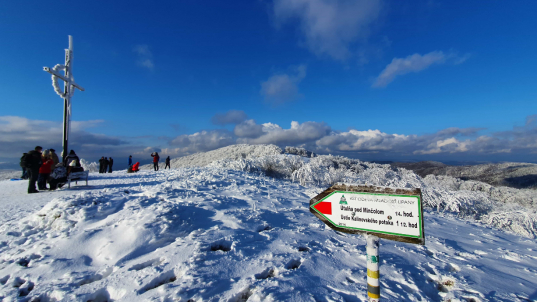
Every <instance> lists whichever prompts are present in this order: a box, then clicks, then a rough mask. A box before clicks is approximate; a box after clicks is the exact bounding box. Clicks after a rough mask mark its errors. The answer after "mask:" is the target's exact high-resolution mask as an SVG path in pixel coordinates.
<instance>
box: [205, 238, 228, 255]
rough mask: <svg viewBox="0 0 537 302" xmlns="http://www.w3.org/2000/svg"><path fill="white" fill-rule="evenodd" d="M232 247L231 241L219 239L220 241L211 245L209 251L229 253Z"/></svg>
mask: <svg viewBox="0 0 537 302" xmlns="http://www.w3.org/2000/svg"><path fill="white" fill-rule="evenodd" d="M232 247H233V242H232V241H228V240H225V239H221V240H218V241H215V242H213V243H212V244H211V247H210V249H211V251H213V252H216V251H223V252H229V251H231V249H232Z"/></svg>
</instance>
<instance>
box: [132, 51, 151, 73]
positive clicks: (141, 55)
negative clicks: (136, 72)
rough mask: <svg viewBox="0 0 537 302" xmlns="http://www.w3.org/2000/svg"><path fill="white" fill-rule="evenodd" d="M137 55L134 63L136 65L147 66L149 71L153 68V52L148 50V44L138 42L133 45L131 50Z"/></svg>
mask: <svg viewBox="0 0 537 302" xmlns="http://www.w3.org/2000/svg"><path fill="white" fill-rule="evenodd" d="M132 51H133V52H134V53H136V55H137V59H136V64H138V66H141V67H144V68H147V69H149V70H151V71H153V69H155V63H154V62H153V53H151V51H150V50H149V46H148V45H146V44H140V45H136V46H134V48H133V50H132Z"/></svg>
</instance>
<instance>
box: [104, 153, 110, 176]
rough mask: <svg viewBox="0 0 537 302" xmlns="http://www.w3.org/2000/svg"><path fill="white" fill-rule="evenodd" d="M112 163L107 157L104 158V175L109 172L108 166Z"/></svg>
mask: <svg viewBox="0 0 537 302" xmlns="http://www.w3.org/2000/svg"><path fill="white" fill-rule="evenodd" d="M109 163H110V162H109V161H108V157H105V158H104V165H103V173H106V171H108V164H109Z"/></svg>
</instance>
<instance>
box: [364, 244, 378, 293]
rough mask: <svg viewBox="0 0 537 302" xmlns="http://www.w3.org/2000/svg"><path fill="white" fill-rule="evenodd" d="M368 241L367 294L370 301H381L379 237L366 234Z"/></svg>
mask: <svg viewBox="0 0 537 302" xmlns="http://www.w3.org/2000/svg"><path fill="white" fill-rule="evenodd" d="M366 241H367V247H366V251H367V296H368V300H367V301H369V302H379V301H380V283H379V238H378V237H377V236H373V235H366Z"/></svg>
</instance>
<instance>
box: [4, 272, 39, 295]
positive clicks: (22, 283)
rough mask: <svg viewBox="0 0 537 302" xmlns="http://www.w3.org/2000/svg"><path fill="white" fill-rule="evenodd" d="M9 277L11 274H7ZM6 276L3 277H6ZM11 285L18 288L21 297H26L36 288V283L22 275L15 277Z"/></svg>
mask: <svg viewBox="0 0 537 302" xmlns="http://www.w3.org/2000/svg"><path fill="white" fill-rule="evenodd" d="M6 277H7V278H8V279H9V276H6ZM6 277H4V278H2V279H5V278H6ZM8 279H6V280H5V281H4V282H3V283H2V284H6V283H7V281H8ZM11 286H12V287H16V288H18V291H19V297H26V296H28V294H29V293H30V292H31V291H32V290H33V289H34V283H33V282H32V281H30V280H25V279H22V278H20V277H15V278H13V280H12V281H11Z"/></svg>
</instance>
